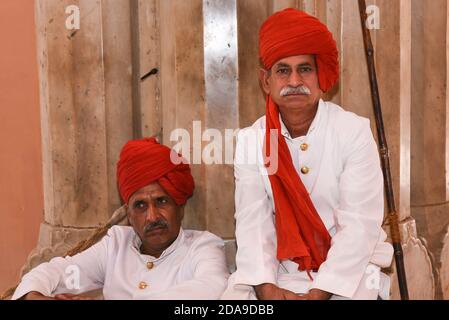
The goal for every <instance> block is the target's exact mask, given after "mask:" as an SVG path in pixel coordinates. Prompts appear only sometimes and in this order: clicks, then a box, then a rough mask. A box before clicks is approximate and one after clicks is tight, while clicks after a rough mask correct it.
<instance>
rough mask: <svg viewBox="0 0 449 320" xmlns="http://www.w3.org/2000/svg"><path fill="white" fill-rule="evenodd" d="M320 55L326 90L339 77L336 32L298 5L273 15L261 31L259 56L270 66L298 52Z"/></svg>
mask: <svg viewBox="0 0 449 320" xmlns="http://www.w3.org/2000/svg"><path fill="white" fill-rule="evenodd" d="M306 54H313V55H315V56H316V62H317V67H318V79H319V82H320V88H321V90H322V91H323V92H327V91H328V90H330V89H331V88H332V87H333V86H334V85H335V83H336V82H337V80H338V77H339V65H338V50H337V44H336V43H335V40H334V38H333V37H332V33H331V32H330V31H329V30H328V28H327V27H326V26H325V25H324V24H322V23H321V22H320V21H319V20H318V19H317V18H315V17H313V16H311V15H308V14H307V13H305V12H303V11H300V10H296V9H291V8H290V9H285V10H283V11H279V12H277V13H275V14H273V15H272V16H270V17H269V18H268V19H267V20H266V21H265V22H264V23H263V25H262V27H261V28H260V31H259V56H260V60H261V61H262V63H263V66H264V68H265V69H266V70H268V69H270V68H271V67H272V66H273V65H274V64H275V63H276V62H277V61H279V60H281V59H284V58H287V57H291V56H297V55H306Z"/></svg>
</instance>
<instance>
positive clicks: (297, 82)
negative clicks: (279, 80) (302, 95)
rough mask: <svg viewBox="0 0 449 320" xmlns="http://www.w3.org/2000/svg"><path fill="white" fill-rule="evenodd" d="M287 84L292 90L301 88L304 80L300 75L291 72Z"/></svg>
mask: <svg viewBox="0 0 449 320" xmlns="http://www.w3.org/2000/svg"><path fill="white" fill-rule="evenodd" d="M288 84H289V85H290V86H292V87H294V88H296V87H298V86H301V85H303V84H304V80H303V78H302V76H301V74H300V73H299V72H297V71H293V72H292V73H291V74H290V77H289V79H288Z"/></svg>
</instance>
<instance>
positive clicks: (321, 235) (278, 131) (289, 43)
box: [223, 9, 393, 300]
mask: <svg viewBox="0 0 449 320" xmlns="http://www.w3.org/2000/svg"><path fill="white" fill-rule="evenodd" d="M259 55H260V61H261V64H262V68H261V70H260V76H259V78H260V79H259V80H260V83H261V87H262V88H263V91H264V93H265V96H266V115H265V116H264V117H262V118H260V119H259V120H257V121H256V122H255V123H254V124H253V126H252V127H250V128H246V129H244V130H242V131H241V132H240V133H239V136H238V141H237V148H236V155H235V180H236V192H235V194H236V213H235V218H236V238H237V246H238V251H237V256H236V264H237V271H236V272H235V273H234V274H233V275H232V276H231V278H230V281H229V285H228V289H227V290H226V291H225V294H224V295H223V298H227V299H230V298H237V299H238V298H243V299H245V298H246V299H251V298H256V297H257V298H259V299H317V300H321V299H330V298H332V299H377V298H378V296H379V295H380V296H381V297H382V298H384V299H385V298H388V296H389V293H388V288H389V281H388V280H389V279H388V277H386V275H384V274H383V273H381V272H380V268H382V267H387V266H389V265H390V263H391V260H392V253H393V250H392V247H391V245H390V244H388V243H387V242H385V240H386V234H385V232H384V231H383V229H382V227H381V226H382V221H383V210H384V203H383V179H382V172H381V167H380V162H379V156H378V152H377V147H376V143H375V141H374V138H373V135H372V133H371V129H370V124H369V120H368V119H365V118H362V117H359V116H357V115H355V114H354V113H351V112H346V111H344V110H343V109H342V108H341V107H339V106H337V105H335V104H333V103H331V102H325V101H323V100H322V94H323V93H324V92H327V91H329V90H330V89H331V88H332V87H333V86H334V85H335V84H336V82H337V80H338V77H339V63H338V51H337V46H336V43H335V40H334V39H333V37H332V34H331V33H330V32H329V30H328V28H327V27H326V26H325V25H324V24H322V23H321V22H320V21H319V20H318V19H316V18H315V17H312V16H310V15H308V14H306V13H305V12H302V11H300V10H296V9H286V10H283V11H280V12H277V13H275V14H274V15H272V16H270V17H269V18H268V19H267V20H266V21H265V22H264V23H263V25H262V27H261V28H260V34H259ZM260 132H261V134H260ZM254 141H256V143H254ZM251 154H252V155H257V156H260V155H261V156H260V157H259V161H258V162H254V163H250V162H249V161H248V158H251V157H248V158H245V156H246V155H251ZM253 158H254V157H252V159H253Z"/></svg>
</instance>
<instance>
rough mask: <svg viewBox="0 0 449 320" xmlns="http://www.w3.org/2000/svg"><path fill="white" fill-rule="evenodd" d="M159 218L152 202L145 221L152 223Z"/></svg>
mask: <svg viewBox="0 0 449 320" xmlns="http://www.w3.org/2000/svg"><path fill="white" fill-rule="evenodd" d="M158 217H159V211H158V209H157V207H156V205H155V204H154V202H153V201H151V202H150V204H149V206H148V210H147V215H146V218H145V219H146V221H148V222H153V221H156V220H157V219H158Z"/></svg>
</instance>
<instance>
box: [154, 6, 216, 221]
mask: <svg viewBox="0 0 449 320" xmlns="http://www.w3.org/2000/svg"><path fill="white" fill-rule="evenodd" d="M159 3H160V10H161V11H160V12H161V17H171V19H167V20H165V22H164V23H162V24H161V26H160V27H161V30H160V32H161V93H162V124H163V125H162V127H163V132H162V136H163V142H164V143H165V144H168V145H170V144H171V145H174V144H175V142H173V141H170V135H171V133H172V132H173V131H174V130H175V129H178V128H180V129H186V130H187V131H188V132H189V134H190V138H191V139H190V140H191V141H190V149H191V150H190V151H191V152H190V154H184V156H185V157H186V158H187V159H188V160H190V162H191V163H192V162H194V160H198V159H194V157H193V156H194V155H195V153H194V152H192V151H194V149H195V150H198V149H199V154H200V156H201V150H202V146H201V134H202V132H201V124H203V125H204V119H205V115H204V114H205V105H204V83H205V79H204V50H203V16H202V14H203V11H202V4H203V3H202V0H192V1H180V0H168V1H167V0H161V1H160V2H159ZM186 26H188V28H187V27H186ZM194 121H201V123H197V124H200V128H198V129H199V130H194V125H193V124H194ZM196 134H199V135H200V136H199V138H198V136H196ZM199 161H200V162H201V158H200V159H199ZM192 174H193V176H194V178H195V183H196V191H195V194H194V196H193V198H192V199H191V200H189V203H188V205H187V207H186V214H185V218H184V225H185V226H186V227H190V228H195V229H206V228H207V214H208V213H207V206H206V196H205V195H206V192H207V189H206V188H207V181H206V176H205V174H206V173H205V167H204V166H203V165H201V164H193V165H192Z"/></svg>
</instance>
